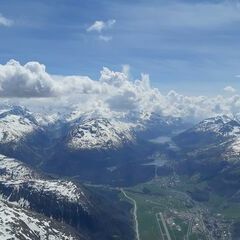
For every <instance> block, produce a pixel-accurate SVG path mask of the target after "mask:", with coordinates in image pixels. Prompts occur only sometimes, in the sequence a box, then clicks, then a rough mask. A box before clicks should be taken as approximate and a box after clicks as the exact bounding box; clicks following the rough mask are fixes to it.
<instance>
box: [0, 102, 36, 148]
mask: <svg viewBox="0 0 240 240" xmlns="http://www.w3.org/2000/svg"><path fill="white" fill-rule="evenodd" d="M38 129H39V126H38V124H37V121H36V119H35V118H34V117H33V115H32V114H31V113H30V112H29V111H28V110H27V109H25V108H23V107H19V106H13V107H10V108H6V109H1V111H0V143H2V144H6V143H16V142H18V141H19V140H21V139H24V138H25V137H26V136H27V135H29V134H31V133H33V132H34V131H36V130H38Z"/></svg>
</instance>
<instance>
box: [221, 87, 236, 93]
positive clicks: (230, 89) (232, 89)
mask: <svg viewBox="0 0 240 240" xmlns="http://www.w3.org/2000/svg"><path fill="white" fill-rule="evenodd" d="M223 90H224V91H225V92H228V93H235V92H236V89H235V88H233V87H232V86H226V87H225V88H224V89H223Z"/></svg>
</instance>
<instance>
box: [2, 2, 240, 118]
mask: <svg viewBox="0 0 240 240" xmlns="http://www.w3.org/2000/svg"><path fill="white" fill-rule="evenodd" d="M239 26H240V2H239V1H238V0H228V1H226V0H225V1H223V0H212V1H207V0H202V1H198V0H172V1H166V0H148V1H143V0H135V1H133V0H131V1H130V0H111V1H110V0H101V1H99V0H98V1H97V0H86V1H83V0H51V1H49V0H41V1H40V0H24V1H19V0H1V1H0V43H1V44H0V100H1V103H7V104H23V105H26V106H29V107H30V108H33V109H38V108H39V107H46V106H50V108H51V109H53V111H56V109H59V108H64V109H66V108H72V109H76V108H78V109H81V111H96V110H98V111H99V112H101V114H105V115H108V116H111V115H114V116H123V115H124V114H125V115H126V114H128V113H131V112H133V111H134V112H138V113H139V114H141V113H142V112H147V111H148V112H157V113H160V114H162V115H165V116H174V117H182V118H185V119H192V120H201V119H203V118H206V117H211V116H215V115H222V114H227V115H234V116H235V115H236V114H238V115H239V116H240V93H239V81H240V69H239V64H240V61H239V60H240V28H239Z"/></svg>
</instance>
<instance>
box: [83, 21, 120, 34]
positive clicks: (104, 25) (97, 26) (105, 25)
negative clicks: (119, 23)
mask: <svg viewBox="0 0 240 240" xmlns="http://www.w3.org/2000/svg"><path fill="white" fill-rule="evenodd" d="M115 23H116V20H115V19H110V20H108V21H106V22H104V21H95V22H94V23H93V24H92V25H91V26H90V27H88V28H87V32H93V31H96V32H98V33H101V32H102V31H103V30H106V29H110V28H112V27H113V25H114V24H115Z"/></svg>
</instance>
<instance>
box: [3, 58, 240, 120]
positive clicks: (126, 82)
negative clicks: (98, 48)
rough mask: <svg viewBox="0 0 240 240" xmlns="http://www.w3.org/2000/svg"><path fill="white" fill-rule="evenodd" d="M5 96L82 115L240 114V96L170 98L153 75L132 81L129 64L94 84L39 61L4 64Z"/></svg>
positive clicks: (189, 116)
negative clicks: (48, 68)
mask: <svg viewBox="0 0 240 240" xmlns="http://www.w3.org/2000/svg"><path fill="white" fill-rule="evenodd" d="M229 89H230V88H229V87H228V91H229ZM231 91H232V89H231ZM0 96H1V97H2V100H3V101H5V100H8V101H18V102H20V103H23V104H25V105H33V106H35V107H36V106H48V105H49V106H52V107H53V108H54V109H55V110H56V109H58V108H62V109H63V108H64V109H66V108H71V107H72V106H74V107H75V106H78V108H81V109H82V111H96V110H97V111H98V112H100V113H101V114H107V115H108V116H109V115H112V114H120V115H126V114H128V113H131V112H133V111H134V112H139V113H141V112H156V113H161V114H163V115H166V116H175V117H183V118H185V119H188V120H189V119H191V120H200V119H203V118H206V117H210V116H215V115H219V114H228V115H231V114H236V113H239V112H240V111H239V109H240V95H237V94H236V95H231V96H229V95H226V96H222V95H217V96H214V97H206V96H185V95H181V94H178V93H177V92H175V91H170V92H169V93H168V94H166V95H164V94H162V93H161V92H160V90H159V89H157V88H152V87H151V85H150V79H149V76H148V75H147V74H142V75H141V78H140V79H137V80H132V79H131V78H129V66H127V65H126V66H125V67H124V69H123V71H122V72H114V71H111V70H110V69H108V68H106V67H104V68H103V70H102V71H101V76H100V79H99V80H92V79H90V78H89V77H86V76H60V75H51V74H49V73H48V72H47V71H46V67H45V66H44V65H42V64H40V63H38V62H29V63H26V64H25V65H21V64H20V63H19V62H17V61H14V60H11V61H9V62H8V63H6V64H5V65H0ZM56 97H57V100H56ZM16 98H17V99H16Z"/></svg>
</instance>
